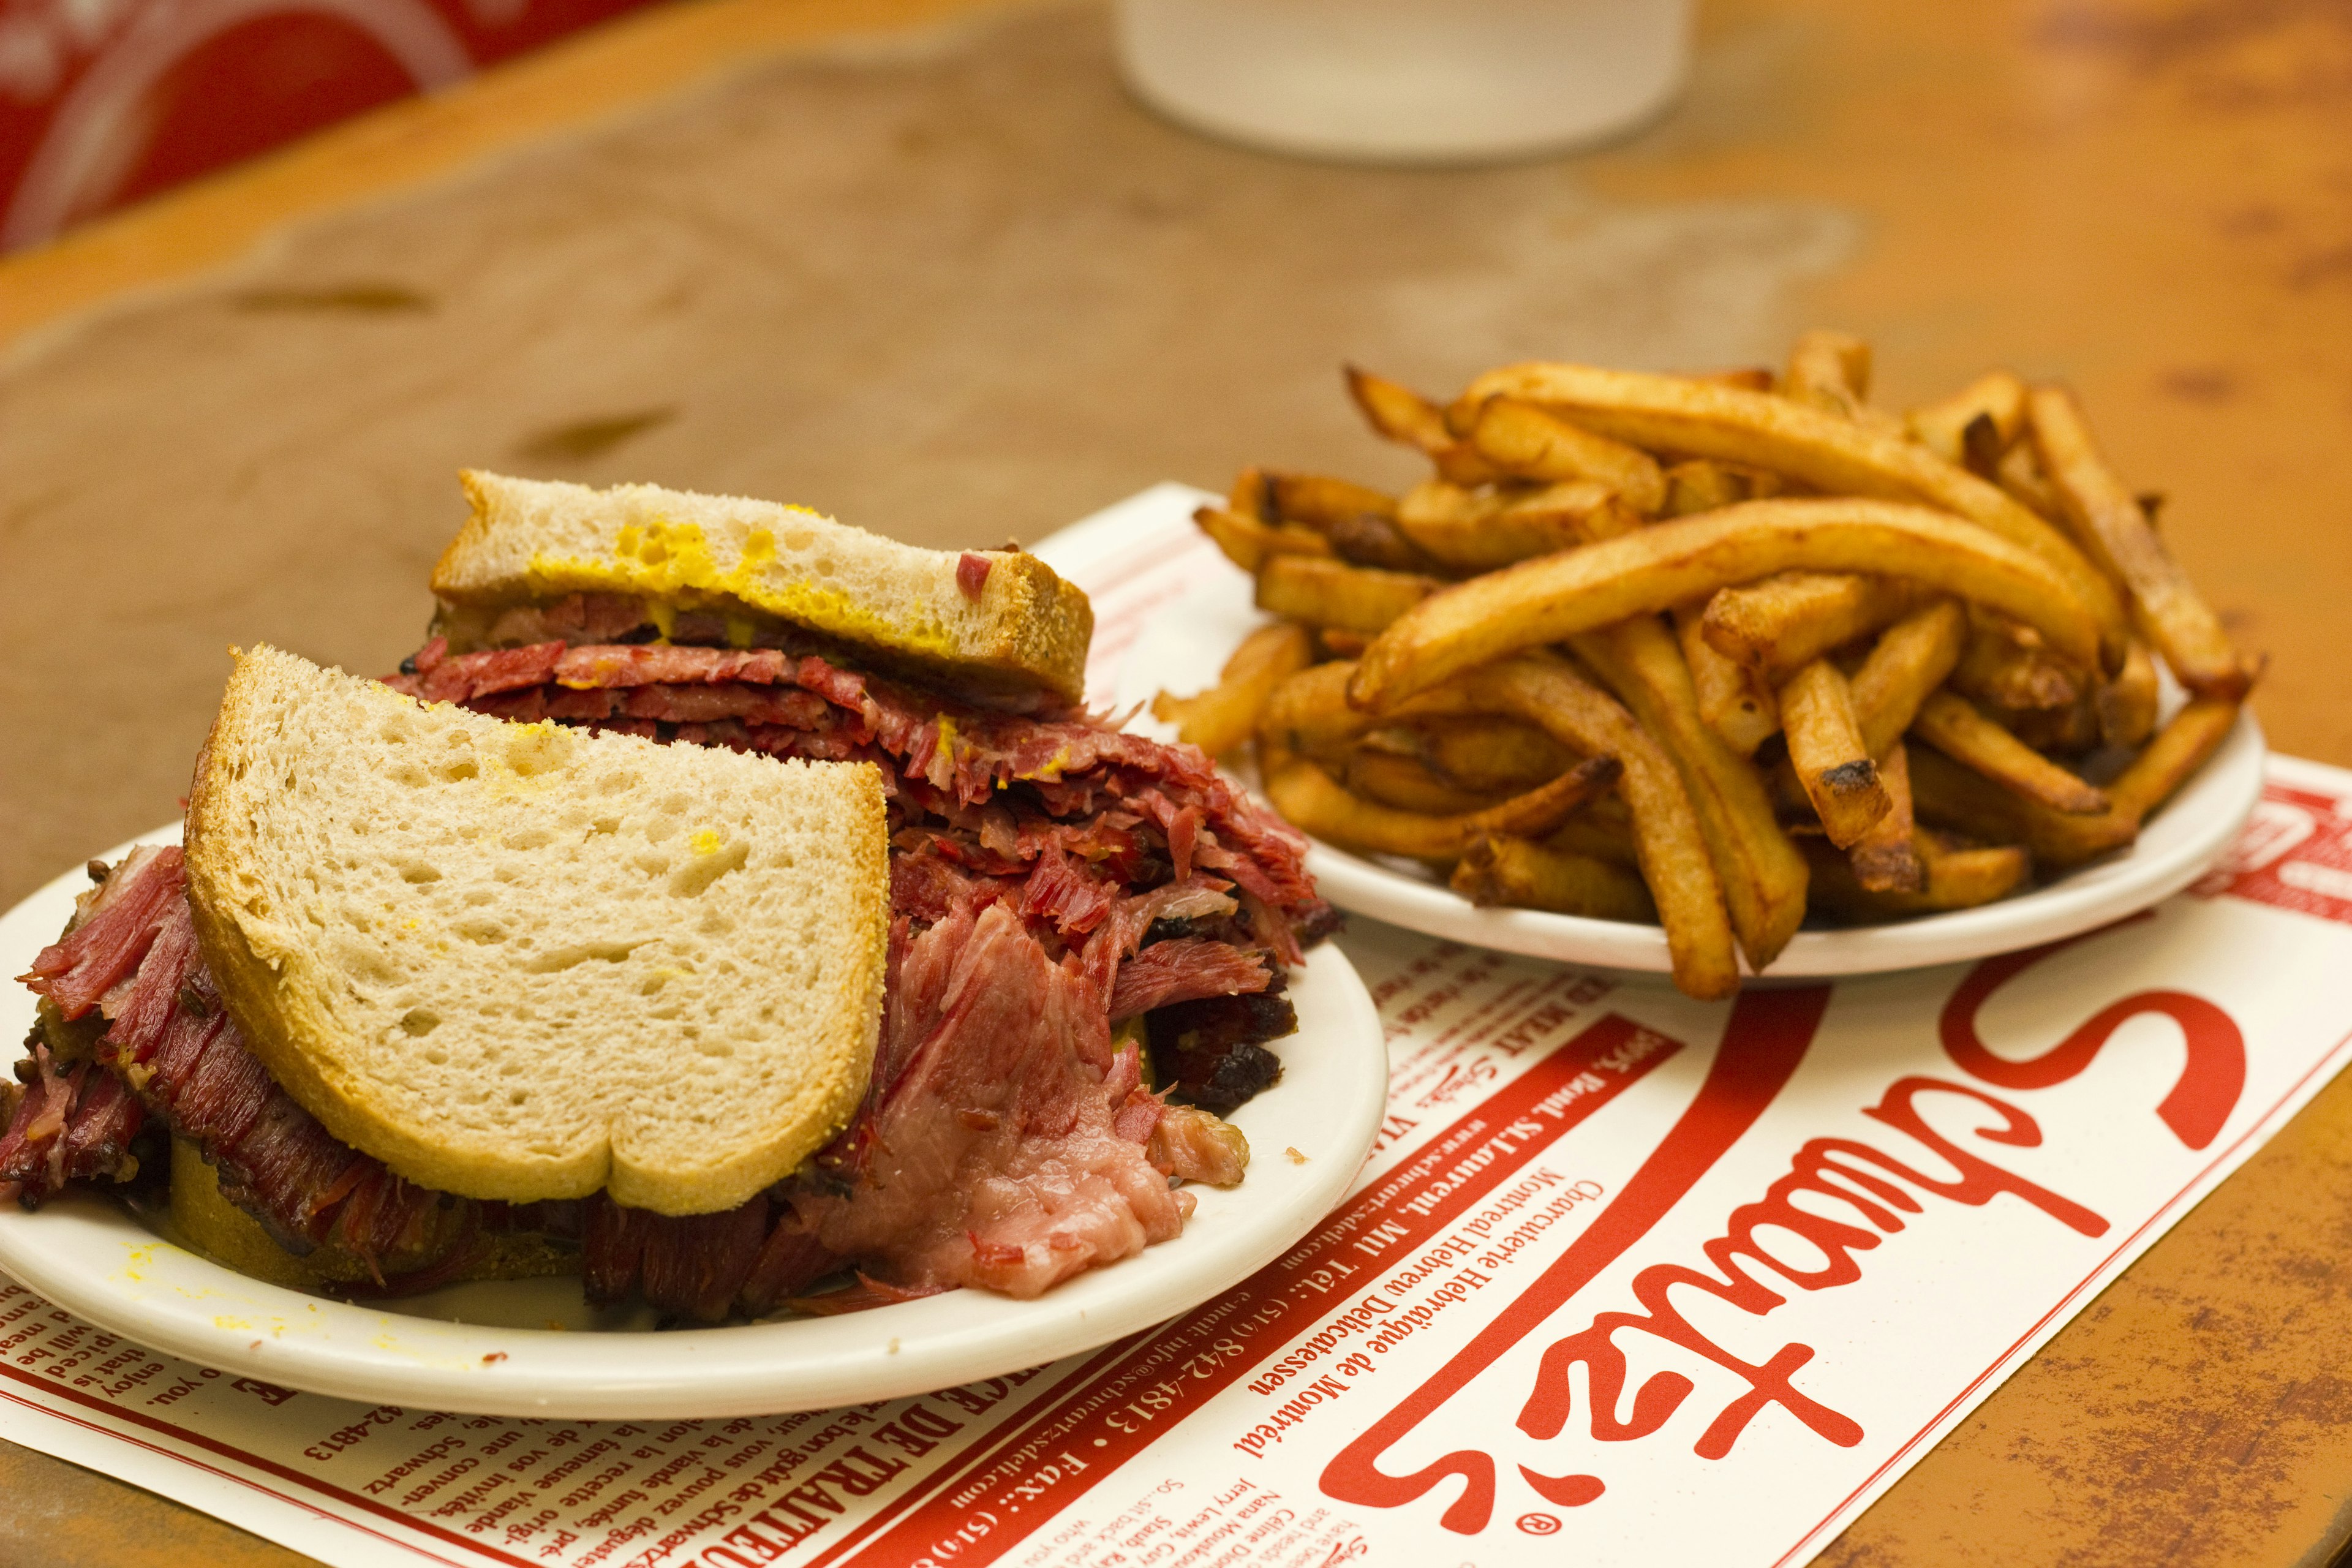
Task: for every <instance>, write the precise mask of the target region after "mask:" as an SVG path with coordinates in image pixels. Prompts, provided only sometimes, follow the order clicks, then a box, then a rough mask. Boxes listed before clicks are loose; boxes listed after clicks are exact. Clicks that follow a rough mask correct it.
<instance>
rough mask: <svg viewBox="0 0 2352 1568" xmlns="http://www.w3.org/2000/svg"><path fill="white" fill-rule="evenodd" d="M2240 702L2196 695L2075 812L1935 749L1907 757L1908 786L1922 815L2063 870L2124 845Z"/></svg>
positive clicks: (2211, 748) (2209, 750)
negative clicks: (2096, 798)
mask: <svg viewBox="0 0 2352 1568" xmlns="http://www.w3.org/2000/svg"><path fill="white" fill-rule="evenodd" d="M2237 719H2238V705H2237V704H2236V703H2234V702H2226V701H2223V700H2221V699H2219V698H2212V697H2200V698H2198V699H2196V700H2193V701H2191V702H2190V703H2189V705H2188V706H2187V707H2185V708H2183V709H2182V710H2180V711H2179V712H2178V713H2176V714H2174V715H2173V717H2172V721H2171V722H2170V723H2168V724H2167V725H2165V726H2164V728H2162V729H2161V730H2158V731H2157V732H2156V738H2155V739H2154V740H2152V741H2150V742H2148V744H2147V750H2145V751H2143V752H2140V754H2139V755H2138V757H2137V758H2136V759H2134V761H2133V762H2132V764H2131V765H2130V766H2129V767H2127V768H2126V769H2125V770H2124V771H2123V773H2121V774H2120V775H2118V776H2117V777H2116V780H2115V782H2114V783H2112V784H2108V785H2107V800H2108V805H2107V809H2106V810H2105V811H2103V812H2100V813H2099V814H2098V815H2097V816H2068V815H2067V814H2066V813H2064V812H2058V811H2053V810H2051V809H2050V808H2049V807H2048V806H2046V805H2038V804H2036V803H2035V802H2032V801H2030V800H2027V799H2025V798H2024V797H2022V796H2021V795H2016V794H2014V793H2013V792H2011V791H2010V790H2007V789H2004V788H2002V787H2001V786H2000V785H1999V784H1995V783H1993V782H1992V781H1991V780H1990V779H1988V778H1986V777H1985V776H1984V775H1982V774H1981V773H1975V772H1972V771H1971V770H1969V769H1968V768H1964V767H1962V766H1961V765H1960V764H1959V763H1955V762H1952V761H1950V760H1949V759H1948V758H1946V757H1943V756H1941V755H1939V754H1938V753H1937V752H1932V751H1920V752H1914V753H1912V757H1911V792H1912V797H1913V800H1914V802H1915V804H1916V808H1917V810H1918V813H1919V816H1920V817H1921V818H1922V819H1923V820H1925V821H1927V822H1931V823H1934V824H1937V826H1945V827H1950V828H1955V829H1957V830H1958V831H1959V832H1962V833H1965V834H1967V835H1969V837H1972V838H1985V839H1991V840H1994V841H1996V842H2012V843H2022V844H2023V845H2024V846H2025V847H2027V848H2029V849H2031V850H2032V851H2033V858H2034V859H2035V861H2036V862H2038V863H2039V864H2040V865H2041V866H2042V867H2043V868H2046V869H2050V870H2060V871H2063V870H2065V869H2067V868H2070V867H2074V866H2079V865H2081V864H2082V863H2083V862H2084V861H2085V860H2090V859H2095V858H2097V857H2099V856H2101V855H2104V854H2105V853H2106V852H2107V851H2108V850H2110V849H2117V848H2121V847H2123V846H2124V845H2126V844H2129V843H2130V842H2131V841H2132V840H2133V839H2134V838H2135V837H2138V834H2139V829H2140V824H2141V823H2142V822H2144V821H2145V820H2146V819H2147V817H2149V816H2152V815H2154V813H2155V812H2156V810H2157V808H2158V806H2160V805H2163V804H2164V803H2165V802H2166V801H2167V800H2168V799H2170V798H2171V796H2172V794H2173V792H2174V791H2175V790H2177V789H2179V787H2180V786H2181V784H2184V783H2185V782H2187V780H2188V778H2189V775H2190V774H2191V773H2195V772H2196V771H2197V770H2198V769H2199V768H2200V767H2202V766H2203V765H2204V763H2205V760H2206V759H2207V758H2208V757H2210V756H2211V755H2212V754H2213V753H2214V752H2216V751H2218V750H2220V749H2221V742H2222V741H2223V740H2225V739H2226V738H2227V737H2228V736H2229V733H2230V727H2231V725H2233V724H2235V723H2236V722H2237Z"/></svg>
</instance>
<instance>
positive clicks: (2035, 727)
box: [1988, 691, 2145, 757]
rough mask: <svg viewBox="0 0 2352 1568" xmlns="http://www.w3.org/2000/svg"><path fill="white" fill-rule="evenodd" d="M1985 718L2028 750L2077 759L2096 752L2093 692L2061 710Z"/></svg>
mask: <svg viewBox="0 0 2352 1568" xmlns="http://www.w3.org/2000/svg"><path fill="white" fill-rule="evenodd" d="M1988 717H1990V718H1991V719H1992V720H1993V721H1994V722H1996V723H1998V724H2000V727H2001V728H2002V729H2004V730H2007V731H2009V732H2010V733H2011V734H2012V735H2014V736H2016V737H2017V738H2018V740H2019V741H2021V742H2023V743H2024V745H2025V746H2026V747H2027V749H2028V750H2031V751H2036V752H2050V753H2051V754H2053V755H2054V756H2062V757H2079V756H2081V755H2083V754H2084V752H2093V751H2096V750H2097V749H2098V745H2099V705H2098V696H2097V693H2096V692H2095V691H2085V692H2084V693H2083V695H2082V696H2081V697H2079V698H2077V699H2075V700H2074V701H2072V702H2070V703H2068V704H2067V705H2066V706H2065V707H2063V708H2011V709H2004V710H2000V711H1999V712H1996V713H1991V714H1989V715H1988ZM2143 738H2145V737H2143Z"/></svg>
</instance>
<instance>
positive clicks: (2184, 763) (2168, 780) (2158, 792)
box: [2107, 697, 2238, 822]
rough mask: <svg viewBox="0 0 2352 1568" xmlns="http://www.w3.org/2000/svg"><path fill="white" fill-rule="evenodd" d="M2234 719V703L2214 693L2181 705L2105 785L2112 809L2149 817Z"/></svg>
mask: <svg viewBox="0 0 2352 1568" xmlns="http://www.w3.org/2000/svg"><path fill="white" fill-rule="evenodd" d="M2237 721H2238V704H2237V703H2235V702H2230V701H2225V700H2222V699H2221V698H2218V697H2200V698H2198V699H2197V700H2194V701H2192V702H2190V703H2189V705H2188V706H2186V707H2184V708H2183V709H2181V710H2180V711H2179V712H2178V713H2176V714H2174V715H2173V716H2172V721H2171V722H2170V723H2168V724H2167V725H2165V727H2164V728H2163V729H2161V730H2158V731H2157V732H2156V738H2155V739H2154V740H2152V741H2150V742H2148V743H2147V750H2146V751H2144V752H2140V754H2139V755H2138V756H2137V757H2135V758H2134V759H2132V763H2131V765H2130V766H2129V767H2127V768H2126V769H2125V770H2124V771H2123V772H2122V773H2119V774H2117V775H2116V780H2115V782H2114V783H2113V784H2109V785H2107V795H2108V798H2109V799H2111V800H2113V801H2114V802H2115V805H2114V809H2115V810H2116V811H2125V812H2129V813H2130V814H2131V816H2132V818H2133V820H2134V821H2135V822H2140V821H2145V820H2146V819H2147V818H2148V817H2150V816H2154V815H2155V814H2156V810H2157V808H2158V806H2161V805H2163V804H2164V803H2165V802H2166V801H2168V800H2170V799H2171V798H2172V796H2173V792H2175V791H2176V790H2178V789H2179V787H2180V786H2181V785H2182V784H2187V783H2188V782H2189V775H2190V774H2191V773H2195V772H2196V771H2197V770H2198V769H2199V768H2201V767H2203V766H2204V765H2205V759H2207V758H2208V757H2210V756H2211V755H2212V754H2213V753H2214V752H2218V751H2220V750H2221V742H2223V741H2225V740H2227V739H2229V737H2230V731H2231V727H2232V726H2234V725H2235V724H2236V723H2237Z"/></svg>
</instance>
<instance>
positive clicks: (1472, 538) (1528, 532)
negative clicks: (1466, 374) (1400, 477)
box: [1396, 479, 1640, 572]
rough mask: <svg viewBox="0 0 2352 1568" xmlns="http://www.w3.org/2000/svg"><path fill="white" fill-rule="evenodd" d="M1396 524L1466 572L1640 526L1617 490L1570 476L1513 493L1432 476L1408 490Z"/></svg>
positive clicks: (1445, 561)
mask: <svg viewBox="0 0 2352 1568" xmlns="http://www.w3.org/2000/svg"><path fill="white" fill-rule="evenodd" d="M1396 526H1397V529H1398V531H1400V532H1402V534H1403V535H1404V536H1405V537H1406V538H1407V539H1410V540H1411V541H1412V542H1413V544H1414V545H1415V546H1416V547H1417V548H1418V549H1420V550H1422V551H1423V552H1426V553H1427V554H1428V555H1429V556H1430V557H1431V558H1432V559H1433V560H1435V561H1437V562H1440V563H1443V564H1444V565H1446V566H1449V567H1452V568H1454V569H1455V570H1457V571H1463V572H1486V571H1490V570H1492V569H1493V568H1495V567H1497V566H1508V565H1510V564H1511V563H1513V562H1515V561H1525V560H1528V559H1529V558H1530V557H1533V556H1538V555H1549V554H1552V553H1554V552H1557V551H1561V550H1572V549H1574V548H1575V547H1576V546H1577V545H1579V544H1582V543H1584V542H1587V541H1589V540H1592V539H1598V538H1606V537H1609V536H1611V535H1612V534H1615V533H1621V532H1626V531H1631V530H1633V529H1634V528H1638V527H1639V526H1640V522H1639V520H1637V519H1636V518H1634V516H1633V514H1632V512H1631V511H1629V510H1627V509H1626V506H1625V504H1624V502H1622V500H1619V499H1618V497H1617V492H1616V491H1614V490H1612V489H1610V488H1609V487H1608V486H1606V485H1603V484H1599V483H1596V482H1594V481H1592V480H1591V479H1571V480H1568V481H1566V482H1564V483H1560V484H1555V485H1546V486H1544V487H1542V488H1541V489H1533V490H1528V491H1524V492H1519V493H1516V494H1514V493H1508V492H1504V491H1499V490H1493V489H1466V488H1465V487H1464V486H1461V485H1456V484H1450V483H1448V482H1447V481H1445V480H1444V479H1432V480H1429V481H1427V482H1425V483H1423V484H1418V485H1415V486H1414V487H1413V488H1412V489H1410V490H1408V491H1406V492H1405V496H1404V499H1403V500H1402V502H1400V503H1399V506H1398V509H1397V517H1396Z"/></svg>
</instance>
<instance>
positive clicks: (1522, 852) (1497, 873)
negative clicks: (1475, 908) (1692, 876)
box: [1452, 834, 1657, 921]
mask: <svg viewBox="0 0 2352 1568" xmlns="http://www.w3.org/2000/svg"><path fill="white" fill-rule="evenodd" d="M1452 886H1453V889H1454V891H1455V892H1457V893H1459V894H1461V895H1462V896H1463V897H1464V898H1465V899H1468V900H1470V901H1471V902H1472V903H1474V904H1479V905H1495V904H1502V905H1507V906H1509V907H1510V908H1513V909H1521V910H1550V911H1551V912H1552V913H1554V914H1560V915H1586V916H1590V917H1591V918H1592V919H1594V920H1603V921H1651V920H1655V919H1656V918H1657V907H1656V906H1655V905H1654V904H1653V903H1652V902H1651V901H1650V889H1648V888H1646V887H1644V886H1643V884H1642V879H1641V878H1640V877H1639V876H1637V875H1635V874H1634V873H1633V872H1632V871H1628V870H1626V869H1625V868H1623V867H1622V866H1618V865H1613V864H1612V863H1611V862H1609V861H1607V860H1603V859H1600V858H1596V857H1593V856H1591V855H1580V854H1577V853H1576V852H1575V851H1573V850H1569V849H1557V848H1554V847H1551V846H1549V845H1547V844H1538V843H1536V842H1534V841H1533V840H1531V839H1527V838H1517V837H1510V836H1508V835H1505V834H1490V835H1488V836H1487V837H1484V838H1481V839H1479V840H1478V841H1477V842H1476V843H1475V844H1473V845H1471V846H1470V847H1469V848H1468V849H1466V850H1465V851H1464V852H1463V856H1462V858H1461V859H1460V860H1459V861H1457V862H1456V863H1455V865H1454V879H1453V883H1452Z"/></svg>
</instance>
